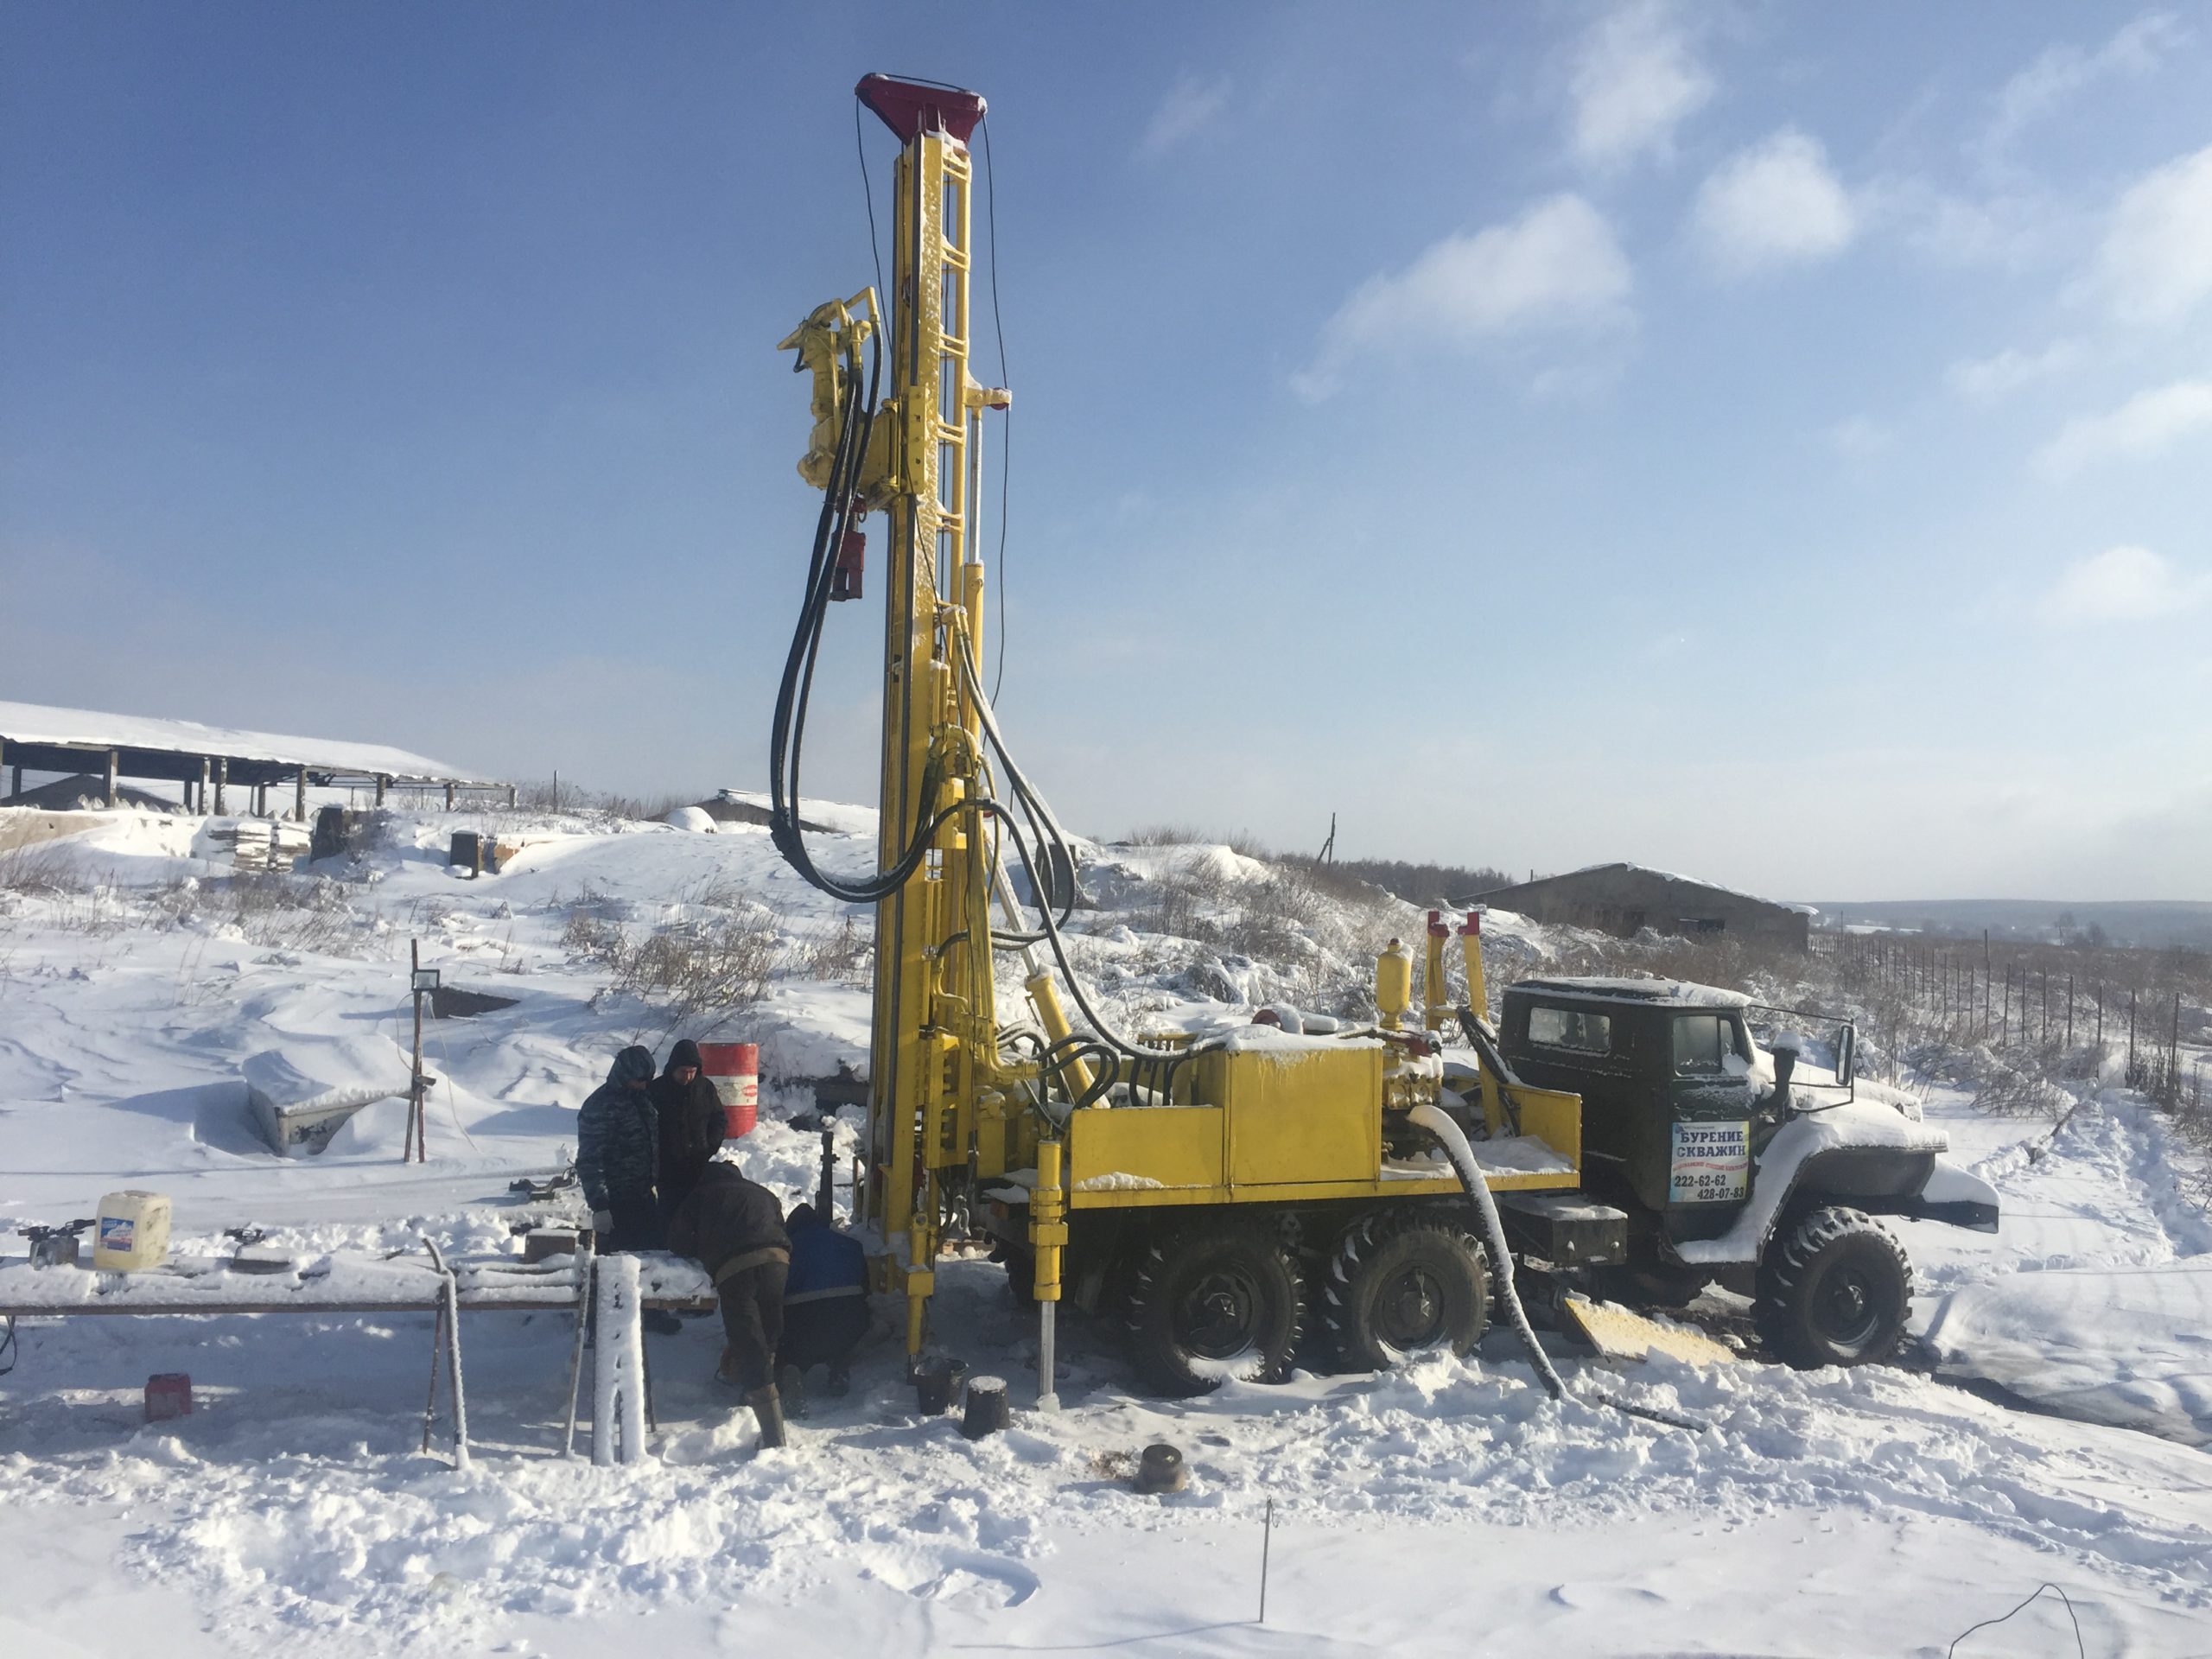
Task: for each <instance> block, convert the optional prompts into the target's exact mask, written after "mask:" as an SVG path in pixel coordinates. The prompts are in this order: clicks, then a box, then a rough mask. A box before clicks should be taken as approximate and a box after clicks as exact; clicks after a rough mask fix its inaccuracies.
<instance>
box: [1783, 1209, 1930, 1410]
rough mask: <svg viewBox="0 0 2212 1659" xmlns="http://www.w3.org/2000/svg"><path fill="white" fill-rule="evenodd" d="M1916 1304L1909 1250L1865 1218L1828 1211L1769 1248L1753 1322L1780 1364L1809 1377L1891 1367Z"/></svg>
mask: <svg viewBox="0 0 2212 1659" xmlns="http://www.w3.org/2000/svg"><path fill="white" fill-rule="evenodd" d="M1911 1303H1912V1267H1911V1264H1910V1262H1907V1261H1906V1260H1905V1255H1904V1249H1903V1247H1902V1246H1900V1245H1899V1244H1898V1243H1897V1240H1895V1239H1894V1238H1892V1237H1891V1236H1890V1235H1889V1233H1888V1232H1887V1231H1886V1230H1885V1229H1884V1228H1882V1227H1881V1226H1880V1225H1879V1224H1878V1223H1877V1222H1876V1221H1875V1220H1874V1218H1873V1217H1872V1216H1869V1215H1867V1214H1866V1213H1865V1212H1864V1211H1859V1210H1847V1209H1844V1208H1842V1207H1840V1206H1837V1205H1830V1206H1828V1207H1827V1208H1824V1209H1820V1210H1815V1211H1813V1212H1812V1213H1811V1214H1809V1215H1808V1216H1807V1217H1805V1218H1804V1219H1803V1220H1802V1221H1801V1222H1799V1223H1798V1224H1797V1225H1796V1228H1795V1229H1794V1230H1791V1231H1790V1232H1789V1233H1788V1234H1786V1235H1780V1236H1777V1237H1776V1238H1775V1239H1774V1240H1773V1242H1772V1243H1770V1244H1769V1245H1768V1246H1767V1251H1766V1257H1765V1259H1764V1261H1762V1262H1760V1263H1759V1276H1758V1297H1757V1299H1756V1300H1755V1302H1754V1304H1753V1306H1752V1309H1751V1317H1752V1319H1753V1321H1754V1322H1755V1323H1756V1324H1757V1325H1758V1331H1759V1335H1760V1337H1761V1338H1763V1339H1764V1341H1765V1343H1766V1345H1767V1348H1768V1351H1770V1352H1771V1353H1772V1354H1773V1355H1774V1356H1775V1357H1776V1358H1777V1359H1780V1360H1782V1361H1783V1362H1784V1363H1787V1364H1790V1365H1794V1366H1796V1368H1797V1369H1798V1370H1814V1369H1815V1368H1816V1367H1818V1366H1821V1365H1871V1364H1876V1363H1879V1362H1881V1361H1883V1360H1885V1359H1887V1358H1888V1357H1890V1356H1891V1354H1893V1353H1895V1352H1896V1351H1897V1344H1898V1342H1899V1341H1900V1340H1901V1339H1902V1338H1903V1337H1904V1321H1905V1314H1906V1313H1907V1311H1908V1310H1909V1309H1910V1306H1911Z"/></svg>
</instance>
